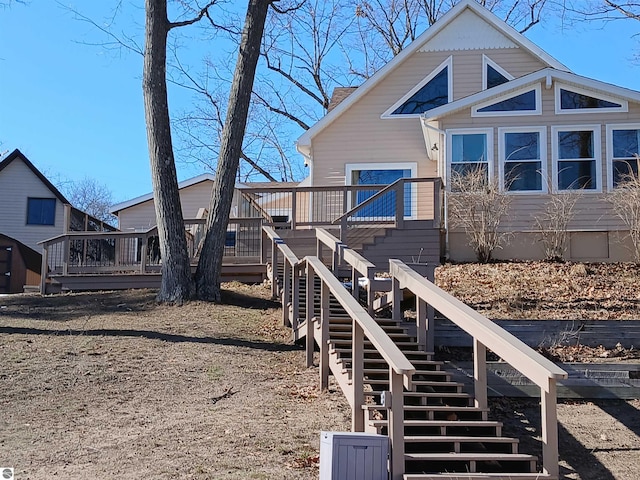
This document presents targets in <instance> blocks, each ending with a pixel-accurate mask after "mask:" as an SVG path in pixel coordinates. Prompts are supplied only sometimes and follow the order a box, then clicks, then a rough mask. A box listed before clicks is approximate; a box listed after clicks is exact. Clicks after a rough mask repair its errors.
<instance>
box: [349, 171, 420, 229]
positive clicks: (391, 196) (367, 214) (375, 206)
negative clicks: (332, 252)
mask: <svg viewBox="0 0 640 480" xmlns="http://www.w3.org/2000/svg"><path fill="white" fill-rule="evenodd" d="M416 175H417V170H416V165H415V164H409V163H400V164H347V172H346V176H347V184H348V185H362V186H363V187H365V188H362V189H358V190H356V191H355V192H354V193H353V194H352V196H351V202H350V203H351V205H350V208H353V207H355V206H357V205H359V204H361V203H362V202H364V201H365V200H367V199H368V198H370V197H372V196H373V195H375V194H376V193H377V192H379V191H380V188H370V189H369V188H366V186H367V185H385V186H386V185H390V184H392V183H393V182H395V181H396V180H398V179H400V178H411V177H415V176H416ZM413 190H414V189H413V188H412V186H411V184H409V183H407V184H405V186H404V216H405V217H411V216H412V215H413V206H414V205H415V200H414V199H413V198H412V197H413ZM395 209H396V192H394V191H390V192H388V193H387V194H385V195H383V196H382V197H381V198H380V199H378V200H375V201H373V202H372V203H370V204H369V205H367V206H365V207H363V208H362V209H360V210H358V211H357V212H355V216H356V217H358V218H370V219H373V218H390V217H393V216H394V214H395V211H396V210H395Z"/></svg>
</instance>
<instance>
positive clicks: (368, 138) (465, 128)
mask: <svg viewBox="0 0 640 480" xmlns="http://www.w3.org/2000/svg"><path fill="white" fill-rule="evenodd" d="M340 96H341V97H343V99H342V100H341V101H340V103H338V104H337V105H333V106H332V108H331V110H330V111H329V112H328V113H327V115H326V116H325V117H324V118H322V119H321V120H320V121H319V122H318V123H316V124H315V125H314V126H313V127H312V128H311V129H309V130H308V131H307V132H305V133H304V134H303V135H302V136H301V137H300V138H299V140H298V143H297V148H298V151H299V152H300V153H301V154H302V155H303V156H304V158H305V161H306V163H307V164H308V165H309V168H310V180H309V181H310V184H311V185H314V186H320V185H334V186H337V185H366V184H374V183H375V184H390V183H391V182H393V181H395V180H397V179H400V178H414V177H425V178H431V177H437V178H441V179H442V181H443V184H444V185H445V202H444V205H445V207H444V208H445V215H444V216H443V218H444V221H443V226H444V228H445V231H446V236H445V237H444V238H445V242H446V250H445V251H446V255H447V256H448V257H449V258H450V259H453V260H471V259H473V258H474V254H473V252H472V250H471V248H470V247H469V245H468V240H467V238H466V236H465V234H464V232H463V231H461V230H459V229H456V228H454V226H453V225H452V224H449V223H448V219H447V215H446V205H447V202H446V198H447V196H449V195H451V194H452V193H451V184H452V179H453V178H454V177H455V176H457V175H461V174H464V173H465V172H468V171H470V170H476V171H477V170H479V171H481V172H483V174H484V175H485V176H486V178H487V179H491V180H495V181H496V182H497V183H498V184H499V188H500V189H501V191H502V192H503V193H505V194H506V195H508V196H509V197H510V206H509V212H508V214H507V215H506V216H505V217H504V218H503V221H502V224H501V228H502V229H503V230H504V231H508V232H510V234H511V235H510V242H509V244H508V245H506V246H505V247H504V248H503V249H501V250H498V251H496V252H494V257H496V258H506V259H513V258H518V259H536V258H542V256H543V250H542V248H541V243H540V238H541V237H540V228H539V226H538V223H537V222H536V218H541V217H542V215H543V213H544V210H545V208H546V207H545V206H546V204H547V202H548V201H549V199H550V198H551V196H552V195H563V194H564V195H566V194H572V193H576V192H579V198H578V200H577V204H576V206H575V210H574V212H575V215H574V216H573V217H572V218H571V221H570V223H569V225H568V232H569V240H568V242H567V245H566V247H567V250H566V254H565V258H567V259H572V260H592V261H619V260H628V259H630V250H629V248H628V245H627V244H626V242H627V241H628V240H627V239H626V236H627V235H626V234H627V232H626V227H625V226H624V224H623V223H622V222H621V220H620V219H619V217H618V215H616V211H615V210H614V208H613V207H612V205H611V203H610V202H609V201H608V198H609V196H610V193H611V192H612V191H614V190H615V189H616V188H618V187H619V186H620V184H621V182H622V179H623V177H624V176H625V174H628V173H631V172H634V173H636V174H637V163H636V160H635V158H636V155H637V153H638V151H639V146H640V145H639V144H640V92H637V91H633V90H629V89H626V88H622V87H618V86H615V85H611V84H608V83H604V82H601V81H598V80H595V79H591V78H586V77H583V76H580V75H579V74H577V73H574V72H571V71H570V70H569V69H568V68H567V67H566V66H565V65H563V64H562V63H561V62H560V61H558V60H556V59H554V58H553V57H551V56H550V55H549V54H547V53H546V52H544V51H543V50H542V49H540V48H539V47H538V46H537V45H535V44H533V43H532V42H531V41H530V40H528V39H527V38H526V37H524V36H523V35H521V34H520V33H518V32H517V31H516V30H514V29H513V28H512V27H510V26H509V25H507V24H506V23H504V22H503V21H502V20H500V19H499V18H498V17H496V16H495V15H494V14H492V13H491V12H489V11H488V10H486V9H485V8H484V7H482V6H480V5H479V4H478V3H477V2H475V1H472V0H463V1H461V2H460V3H459V4H458V5H456V6H455V7H454V8H452V9H451V10H450V11H449V12H448V13H447V14H446V15H444V16H443V17H442V18H441V19H440V20H439V21H438V22H436V23H435V24H434V25H433V26H431V27H430V28H429V29H428V30H427V31H426V32H425V33H424V34H422V35H421V36H420V37H418V38H417V39H416V40H415V41H414V42H413V43H412V44H411V45H409V46H408V47H407V48H406V49H404V50H403V51H402V52H401V53H400V54H399V55H397V56H396V57H394V58H393V60H391V61H390V62H389V63H388V64H387V65H386V66H385V67H383V68H382V69H381V70H379V71H378V72H377V73H376V74H375V75H373V76H372V77H371V78H369V79H368V80H367V81H366V82H365V83H363V84H362V85H361V86H360V87H358V88H357V89H353V90H347V89H342V90H341V91H340ZM345 97H346V98H345ZM425 197H426V200H424V202H426V203H427V204H428V203H429V199H431V198H433V197H432V196H431V195H426V196H425ZM405 202H407V203H406V204H405V207H407V205H409V204H413V203H416V204H419V203H420V202H421V195H420V194H418V195H416V193H415V192H414V193H413V194H412V195H411V196H409V199H408V200H406V199H405ZM428 207H429V205H426V206H425V208H428ZM431 207H433V205H431ZM409 210H410V208H408V207H407V211H409ZM414 210H415V209H414ZM414 210H411V211H414Z"/></svg>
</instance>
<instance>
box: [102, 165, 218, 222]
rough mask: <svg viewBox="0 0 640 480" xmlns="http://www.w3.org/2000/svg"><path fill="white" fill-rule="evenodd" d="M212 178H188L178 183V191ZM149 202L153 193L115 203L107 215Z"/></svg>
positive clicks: (207, 175) (208, 174)
mask: <svg viewBox="0 0 640 480" xmlns="http://www.w3.org/2000/svg"><path fill="white" fill-rule="evenodd" d="M214 178H215V175H214V174H213V173H203V174H202V175H198V176H197V177H193V178H189V179H187V180H184V181H182V182H180V183H178V189H179V190H182V189H183V188H187V187H190V186H192V185H196V184H198V183H202V182H206V181H211V182H213V179H214ZM149 200H153V192H151V193H146V194H144V195H140V196H139V197H135V198H132V199H131V200H126V201H124V202H120V203H116V204H115V205H112V206H111V208H110V209H109V213H112V214H114V215H115V214H117V213H118V212H119V211H120V210H124V209H125V208H129V207H133V206H134V205H138V204H140V203H144V202H148V201H149Z"/></svg>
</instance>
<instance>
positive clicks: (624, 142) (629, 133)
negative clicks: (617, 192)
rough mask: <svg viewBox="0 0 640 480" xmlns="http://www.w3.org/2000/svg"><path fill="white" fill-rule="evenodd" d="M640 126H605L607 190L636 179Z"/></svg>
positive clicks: (639, 148)
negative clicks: (632, 178)
mask: <svg viewBox="0 0 640 480" xmlns="http://www.w3.org/2000/svg"><path fill="white" fill-rule="evenodd" d="M638 154H640V124H627V125H607V157H608V162H607V173H608V178H609V182H608V183H609V185H608V186H609V189H612V188H615V187H617V186H618V185H620V184H622V183H624V182H625V181H626V180H629V179H630V178H631V177H632V176H633V177H635V178H638V163H639V162H640V159H639V158H640V157H638Z"/></svg>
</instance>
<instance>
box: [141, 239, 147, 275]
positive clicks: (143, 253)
mask: <svg viewBox="0 0 640 480" xmlns="http://www.w3.org/2000/svg"><path fill="white" fill-rule="evenodd" d="M140 241H141V242H142V245H141V247H140V273H146V272H147V246H148V243H149V237H147V236H146V235H145V236H144V237H140Z"/></svg>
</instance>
